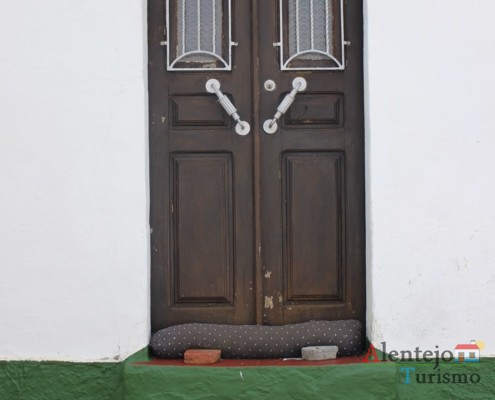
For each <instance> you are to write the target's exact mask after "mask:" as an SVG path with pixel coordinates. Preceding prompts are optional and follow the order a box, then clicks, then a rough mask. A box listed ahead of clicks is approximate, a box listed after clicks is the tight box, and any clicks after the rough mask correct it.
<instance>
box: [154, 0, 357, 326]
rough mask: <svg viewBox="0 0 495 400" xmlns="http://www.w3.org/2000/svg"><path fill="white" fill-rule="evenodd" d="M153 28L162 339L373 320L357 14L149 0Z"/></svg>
mask: <svg viewBox="0 0 495 400" xmlns="http://www.w3.org/2000/svg"><path fill="white" fill-rule="evenodd" d="M148 24H149V100H150V103H149V104H150V106H149V107H150V187H151V218H150V225H151V265H152V269H151V308H152V312H151V316H152V330H153V331H156V330H158V329H161V328H163V327H166V326H170V325H174V324H180V323H186V322H210V323H229V324H267V325H281V324H287V323H295V322H303V321H308V320H313V319H325V320H336V319H351V318H352V319H358V320H361V321H362V322H363V323H364V320H365V240H364V126H363V67H362V2H361V1H355V0H348V1H347V2H346V3H344V2H343V1H340V0H282V1H278V0H270V1H266V0H258V1H256V0H253V1H248V0H233V1H226V0H168V1H164V0H149V4H148ZM212 79H213V81H212ZM223 96H225V97H223ZM229 103H230V104H229ZM231 106H233V107H234V108H235V109H236V110H237V112H233V108H232V107H231ZM277 108H279V111H281V112H279V114H278V118H277V119H275V120H274V116H275V114H276V111H277ZM229 114H231V115H230V116H229ZM266 121H268V123H267V122H266ZM248 124H249V126H248Z"/></svg>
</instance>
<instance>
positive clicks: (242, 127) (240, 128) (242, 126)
mask: <svg viewBox="0 0 495 400" xmlns="http://www.w3.org/2000/svg"><path fill="white" fill-rule="evenodd" d="M206 91H207V92H208V93H215V94H216V95H217V97H218V101H219V102H220V104H221V105H222V107H223V108H224V109H225V111H226V112H227V114H228V115H229V117H232V118H233V120H234V121H235V122H236V125H235V132H236V133H237V134H238V135H241V136H245V135H247V134H248V133H249V132H250V131H251V126H250V125H249V123H247V122H246V121H242V120H241V117H240V116H239V113H238V112H237V108H235V106H234V105H233V104H232V102H231V101H230V99H229V98H228V97H227V96H226V95H225V94H223V93H222V91H221V90H220V82H219V81H218V80H216V79H209V80H208V81H207V82H206Z"/></svg>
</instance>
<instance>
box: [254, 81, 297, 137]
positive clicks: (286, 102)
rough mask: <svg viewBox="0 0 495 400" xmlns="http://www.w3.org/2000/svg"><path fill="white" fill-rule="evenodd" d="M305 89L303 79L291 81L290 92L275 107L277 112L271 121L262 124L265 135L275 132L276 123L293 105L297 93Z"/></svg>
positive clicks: (276, 128)
mask: <svg viewBox="0 0 495 400" xmlns="http://www.w3.org/2000/svg"><path fill="white" fill-rule="evenodd" d="M306 87H307V82H306V79H304V78H303V77H297V78H294V80H293V81H292V90H291V91H290V92H289V93H287V95H286V96H285V97H284V99H283V100H282V101H281V102H280V104H279V106H278V107H277V112H276V113H275V116H274V117H273V119H267V120H266V121H265V123H264V124H263V129H264V130H265V132H266V133H268V134H270V135H271V134H273V133H275V132H277V130H278V121H279V119H280V117H281V116H282V115H283V114H285V113H286V112H287V110H288V109H289V107H290V106H291V105H292V103H294V100H295V99H296V95H297V94H298V93H299V92H303V91H304V90H306Z"/></svg>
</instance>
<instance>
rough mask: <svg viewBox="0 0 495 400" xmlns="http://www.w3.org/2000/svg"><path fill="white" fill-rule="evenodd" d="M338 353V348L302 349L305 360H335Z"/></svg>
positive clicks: (317, 347) (309, 347)
mask: <svg viewBox="0 0 495 400" xmlns="http://www.w3.org/2000/svg"><path fill="white" fill-rule="evenodd" d="M338 351H339V347H338V346H308V347H303V348H302V349H301V354H302V358H303V359H304V360H311V361H319V360H333V359H334V358H337V352H338Z"/></svg>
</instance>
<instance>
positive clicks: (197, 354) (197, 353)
mask: <svg viewBox="0 0 495 400" xmlns="http://www.w3.org/2000/svg"><path fill="white" fill-rule="evenodd" d="M221 355H222V350H206V349H191V350H186V351H185V353H184V362H185V363H186V364H196V365H201V364H203V365H204V364H215V363H217V362H219V361H220V356H221Z"/></svg>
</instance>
